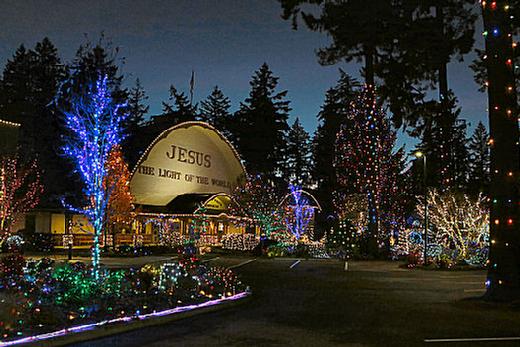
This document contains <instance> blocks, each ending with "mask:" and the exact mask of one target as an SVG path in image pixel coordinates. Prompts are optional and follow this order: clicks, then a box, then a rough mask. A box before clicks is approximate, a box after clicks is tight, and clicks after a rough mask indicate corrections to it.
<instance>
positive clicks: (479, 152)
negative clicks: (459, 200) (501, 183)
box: [468, 122, 490, 193]
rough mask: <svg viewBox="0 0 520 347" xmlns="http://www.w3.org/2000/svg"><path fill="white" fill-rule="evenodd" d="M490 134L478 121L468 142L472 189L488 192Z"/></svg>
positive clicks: (473, 190)
mask: <svg viewBox="0 0 520 347" xmlns="http://www.w3.org/2000/svg"><path fill="white" fill-rule="evenodd" d="M488 141H489V135H488V133H487V130H486V127H485V126H484V124H482V122H478V125H477V127H476V128H475V131H474V132H473V136H471V138H470V140H469V144H468V148H469V155H470V174H469V182H470V184H469V185H470V190H471V191H472V192H474V193H476V192H484V193H486V192H487V190H488V187H489V164H490V158H489V144H488Z"/></svg>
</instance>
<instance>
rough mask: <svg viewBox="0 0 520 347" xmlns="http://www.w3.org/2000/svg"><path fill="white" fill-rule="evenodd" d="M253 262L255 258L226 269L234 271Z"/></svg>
mask: <svg viewBox="0 0 520 347" xmlns="http://www.w3.org/2000/svg"><path fill="white" fill-rule="evenodd" d="M255 260H256V258H255V259H249V260H246V261H243V262H241V263H240V264H237V265H233V266H230V267H228V269H235V268H237V267H241V266H244V265H247V264H249V263H252V262H254V261H255Z"/></svg>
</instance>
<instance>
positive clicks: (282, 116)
mask: <svg viewBox="0 0 520 347" xmlns="http://www.w3.org/2000/svg"><path fill="white" fill-rule="evenodd" d="M249 84H250V85H251V91H250V93H249V97H248V98H246V100H245V101H244V102H243V103H241V104H240V109H239V111H238V112H237V113H236V114H235V116H234V119H235V126H234V138H235V141H236V144H237V145H238V149H239V151H240V154H241V155H242V159H243V160H244V161H245V164H246V168H247V169H248V171H249V172H250V173H262V174H264V175H266V177H267V179H270V180H273V181H279V178H280V168H281V167H283V161H284V156H285V148H286V136H287V130H288V125H287V118H288V116H289V115H288V113H289V111H290V107H289V101H287V100H285V97H286V95H287V91H282V92H277V91H276V87H277V85H278V77H275V76H273V73H272V72H271V70H270V69H269V66H268V65H267V64H266V63H264V64H263V65H262V66H261V67H260V69H259V70H257V71H256V72H255V74H254V75H253V78H252V80H251V82H250V83H249ZM280 186H283V189H285V184H281V185H280Z"/></svg>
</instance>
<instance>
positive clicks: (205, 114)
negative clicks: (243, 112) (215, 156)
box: [199, 86, 232, 140]
mask: <svg viewBox="0 0 520 347" xmlns="http://www.w3.org/2000/svg"><path fill="white" fill-rule="evenodd" d="M230 107H231V101H230V100H229V98H228V97H227V96H225V95H224V93H223V92H222V90H220V88H219V87H218V86H215V88H213V91H212V92H211V94H210V95H208V97H207V98H206V100H204V101H202V102H201V103H200V110H199V113H200V114H199V117H200V120H202V121H203V122H207V123H209V124H211V125H213V126H214V127H215V128H216V129H217V130H219V131H220V132H221V133H222V134H224V136H226V138H228V139H229V140H231V131H230V129H231V126H232V125H231V124H230V123H231V114H230V112H229V108H230Z"/></svg>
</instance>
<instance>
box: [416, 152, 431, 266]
mask: <svg viewBox="0 0 520 347" xmlns="http://www.w3.org/2000/svg"><path fill="white" fill-rule="evenodd" d="M414 155H415V157H416V158H417V159H421V158H422V159H423V163H424V165H423V186H424V264H425V265H426V262H427V259H428V258H427V256H428V189H427V187H426V154H424V153H423V152H421V151H417V152H415V153H414Z"/></svg>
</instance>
